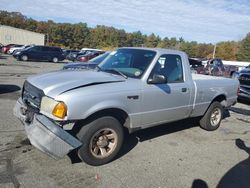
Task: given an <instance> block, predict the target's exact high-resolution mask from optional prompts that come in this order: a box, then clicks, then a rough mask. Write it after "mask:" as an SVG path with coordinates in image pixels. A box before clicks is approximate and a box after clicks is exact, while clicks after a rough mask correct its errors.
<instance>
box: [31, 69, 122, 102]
mask: <svg viewBox="0 0 250 188" xmlns="http://www.w3.org/2000/svg"><path fill="white" fill-rule="evenodd" d="M27 81H28V82H30V83H31V84H32V85H33V86H35V87H37V88H39V89H41V90H43V92H44V94H45V95H47V96H50V97H52V98H55V97H56V96H58V95H60V94H61V93H65V92H67V91H70V90H73V89H77V88H81V87H87V86H91V85H98V84H107V83H112V82H122V81H125V79H124V78H123V77H121V76H119V75H113V74H110V73H105V72H97V71H91V70H83V71H55V72H49V73H45V74H39V75H35V76H31V77H29V78H28V79H27Z"/></svg>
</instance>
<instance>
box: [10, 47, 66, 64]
mask: <svg viewBox="0 0 250 188" xmlns="http://www.w3.org/2000/svg"><path fill="white" fill-rule="evenodd" d="M13 56H14V57H15V58H16V59H18V60H21V61H28V60H36V61H52V62H54V63H57V62H58V61H62V60H64V59H65V56H64V54H63V51H62V49H61V48H58V47H51V46H32V47H29V48H26V49H24V50H21V51H19V52H17V53H15V54H14V55H13Z"/></svg>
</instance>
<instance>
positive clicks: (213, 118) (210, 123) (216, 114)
mask: <svg viewBox="0 0 250 188" xmlns="http://www.w3.org/2000/svg"><path fill="white" fill-rule="evenodd" d="M222 117H223V107H222V105H221V103H219V102H218V101H215V102H213V103H212V104H211V105H210V106H209V108H208V110H207V112H206V113H205V114H204V116H203V117H202V118H201V120H200V126H201V128H203V129H205V130H207V131H214V130H216V129H218V128H219V126H220V123H221V120H222Z"/></svg>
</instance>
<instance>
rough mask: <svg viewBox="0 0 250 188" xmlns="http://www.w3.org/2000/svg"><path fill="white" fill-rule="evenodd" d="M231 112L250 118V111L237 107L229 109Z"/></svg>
mask: <svg viewBox="0 0 250 188" xmlns="http://www.w3.org/2000/svg"><path fill="white" fill-rule="evenodd" d="M229 110H230V111H232V112H235V113H237V114H242V115H246V116H250V110H247V109H243V108H237V107H235V106H231V107H230V108H229Z"/></svg>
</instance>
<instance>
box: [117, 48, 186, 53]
mask: <svg viewBox="0 0 250 188" xmlns="http://www.w3.org/2000/svg"><path fill="white" fill-rule="evenodd" d="M118 49H138V50H152V51H156V52H159V53H169V52H171V53H185V52H183V51H180V50H174V49H167V48H147V47H121V48H118Z"/></svg>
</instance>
